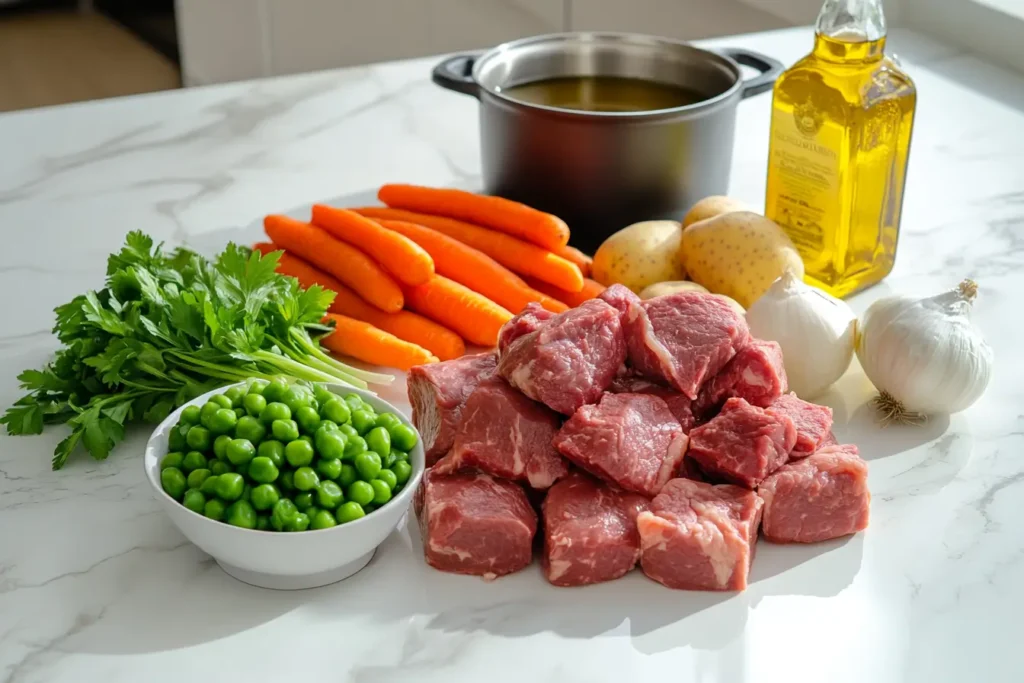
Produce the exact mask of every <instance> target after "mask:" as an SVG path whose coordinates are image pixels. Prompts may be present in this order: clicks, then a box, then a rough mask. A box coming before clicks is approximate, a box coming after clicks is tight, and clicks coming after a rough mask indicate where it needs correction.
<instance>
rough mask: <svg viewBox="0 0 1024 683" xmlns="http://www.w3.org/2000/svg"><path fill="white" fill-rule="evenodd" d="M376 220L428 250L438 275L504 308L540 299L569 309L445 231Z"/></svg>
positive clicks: (552, 307) (519, 307) (547, 304)
mask: <svg viewBox="0 0 1024 683" xmlns="http://www.w3.org/2000/svg"><path fill="white" fill-rule="evenodd" d="M366 220H370V219H366ZM377 222H378V223H380V224H381V225H382V226H384V227H385V228H387V229H388V230H394V231H395V232H397V233H400V234H402V235H405V236H406V237H407V238H409V239H411V240H412V241H413V242H415V243H416V244H418V245H420V246H421V247H423V248H424V249H426V250H427V253H428V254H430V256H431V257H433V259H434V267H435V268H436V269H437V274H438V275H444V276H445V277H446V278H448V279H450V280H455V281H456V282H458V283H459V284H461V285H466V286H467V287H469V288H470V289H472V290H473V291H474V292H477V293H479V294H483V295H484V296H485V297H487V298H488V299H490V300H491V301H493V302H494V303H496V304H498V305H499V306H501V307H502V308H507V309H508V310H509V311H512V312H513V313H518V312H519V311H521V310H523V309H524V308H526V304H528V303H530V302H531V301H540V302H541V304H542V305H544V306H545V308H549V307H550V310H552V311H554V312H556V313H559V312H561V311H564V310H565V309H566V306H565V304H563V303H562V302H561V301H556V300H554V299H552V298H551V297H549V296H547V295H545V294H542V293H540V292H538V291H537V290H535V289H531V288H530V287H529V286H528V285H527V284H526V283H525V282H523V279H522V278H521V277H519V276H518V275H516V274H515V273H513V272H512V271H510V270H509V269H508V268H505V267H504V266H503V265H501V264H500V263H498V262H497V261H495V260H494V259H492V258H491V257H490V256H488V255H487V254H485V253H483V252H482V251H479V250H477V249H474V248H473V247H469V246H466V245H465V244H463V243H462V242H460V241H458V240H457V239H453V238H451V237H448V235H445V234H444V233H441V232H438V231H437V230H431V229H430V228H427V227H424V226H422V225H416V224H415V223H407V222H405V221H392V220H388V219H385V218H381V219H378V220H377Z"/></svg>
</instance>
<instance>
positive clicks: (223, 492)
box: [217, 472, 245, 501]
mask: <svg viewBox="0 0 1024 683" xmlns="http://www.w3.org/2000/svg"><path fill="white" fill-rule="evenodd" d="M243 490H245V478H244V477H243V476H242V475H241V474H239V473H238V472H225V473H224V474H222V475H220V476H219V477H217V495H218V496H219V497H220V498H221V499H223V500H228V501H231V500H238V499H239V498H241V497H242V491H243Z"/></svg>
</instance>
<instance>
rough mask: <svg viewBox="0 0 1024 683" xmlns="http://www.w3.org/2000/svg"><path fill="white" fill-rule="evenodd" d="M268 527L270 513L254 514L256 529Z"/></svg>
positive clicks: (260, 529) (262, 529)
mask: <svg viewBox="0 0 1024 683" xmlns="http://www.w3.org/2000/svg"><path fill="white" fill-rule="evenodd" d="M269 529H270V515H256V531H267V530H269Z"/></svg>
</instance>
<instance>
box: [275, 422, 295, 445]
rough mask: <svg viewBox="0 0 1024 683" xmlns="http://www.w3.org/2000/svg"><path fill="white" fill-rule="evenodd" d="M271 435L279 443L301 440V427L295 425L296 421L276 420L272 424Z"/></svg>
mask: <svg viewBox="0 0 1024 683" xmlns="http://www.w3.org/2000/svg"><path fill="white" fill-rule="evenodd" d="M270 433H271V434H273V435H274V438H275V439H277V440H278V441H283V442H284V443H288V442H289V441H295V439H297V438H299V425H297V424H295V420H274V421H273V422H271V423H270Z"/></svg>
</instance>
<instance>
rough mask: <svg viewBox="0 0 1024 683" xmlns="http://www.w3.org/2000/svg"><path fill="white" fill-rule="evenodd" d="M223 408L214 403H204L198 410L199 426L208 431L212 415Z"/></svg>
mask: <svg viewBox="0 0 1024 683" xmlns="http://www.w3.org/2000/svg"><path fill="white" fill-rule="evenodd" d="M223 407H224V406H222V405H221V404H219V403H216V402H214V401H207V402H206V403H204V404H203V407H202V408H200V410H199V424H201V425H202V426H204V427H206V428H207V429H209V428H210V421H211V420H213V415H214V413H216V412H217V411H218V410H220V409H221V408H223Z"/></svg>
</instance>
